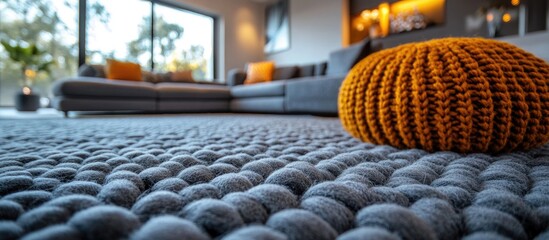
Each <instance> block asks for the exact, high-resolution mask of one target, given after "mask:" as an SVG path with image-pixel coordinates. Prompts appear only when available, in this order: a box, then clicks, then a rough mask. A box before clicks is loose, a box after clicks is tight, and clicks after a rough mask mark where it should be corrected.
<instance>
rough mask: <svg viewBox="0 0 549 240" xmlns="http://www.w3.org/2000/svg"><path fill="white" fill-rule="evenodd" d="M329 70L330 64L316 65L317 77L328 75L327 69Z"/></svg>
mask: <svg viewBox="0 0 549 240" xmlns="http://www.w3.org/2000/svg"><path fill="white" fill-rule="evenodd" d="M327 68H328V62H321V63H317V64H316V65H315V76H324V75H326V69H327Z"/></svg>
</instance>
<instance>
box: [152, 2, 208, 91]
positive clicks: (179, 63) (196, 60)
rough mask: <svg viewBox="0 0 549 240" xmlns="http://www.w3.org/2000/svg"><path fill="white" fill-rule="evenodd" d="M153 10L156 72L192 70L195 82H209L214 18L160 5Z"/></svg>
mask: <svg viewBox="0 0 549 240" xmlns="http://www.w3.org/2000/svg"><path fill="white" fill-rule="evenodd" d="M154 10H155V24H154V27H155V29H154V34H155V42H154V61H155V69H157V70H160V71H176V70H192V71H193V77H194V78H195V79H200V80H212V79H213V44H214V36H213V34H214V19H213V18H212V17H209V16H205V15H202V14H197V13H194V12H190V11H185V10H180V9H175V8H170V7H166V6H163V5H160V4H156V5H155V8H154Z"/></svg>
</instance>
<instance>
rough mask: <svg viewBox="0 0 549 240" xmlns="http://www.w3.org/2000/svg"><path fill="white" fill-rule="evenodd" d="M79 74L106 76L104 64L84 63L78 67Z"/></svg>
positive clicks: (84, 75) (83, 75)
mask: <svg viewBox="0 0 549 240" xmlns="http://www.w3.org/2000/svg"><path fill="white" fill-rule="evenodd" d="M78 76H82V77H97V78H106V77H107V76H106V75H105V67H104V66H103V65H88V64H84V65H82V66H80V67H79V68H78Z"/></svg>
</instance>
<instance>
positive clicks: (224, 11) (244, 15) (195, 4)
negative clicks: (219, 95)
mask: <svg viewBox="0 0 549 240" xmlns="http://www.w3.org/2000/svg"><path fill="white" fill-rule="evenodd" d="M171 2H173V3H175V4H178V5H182V6H184V7H188V8H190V9H198V10H200V11H203V12H207V13H210V14H213V15H216V16H218V20H219V23H220V28H219V33H218V36H219V43H218V44H219V45H218V50H219V56H218V62H217V65H218V69H217V72H218V78H219V79H222V80H223V81H224V79H225V77H226V73H227V71H229V70H230V69H232V68H243V67H244V65H245V64H246V63H247V62H250V61H262V60H264V59H265V54H264V53H263V45H264V43H265V40H264V37H263V36H264V21H265V20H264V10H265V5H264V4H263V3H259V2H254V1H250V0H171Z"/></svg>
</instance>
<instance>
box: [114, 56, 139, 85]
mask: <svg viewBox="0 0 549 240" xmlns="http://www.w3.org/2000/svg"><path fill="white" fill-rule="evenodd" d="M105 72H106V74H107V78H108V79H111V80H126V81H142V80H143V79H142V76H141V66H139V64H137V63H132V62H121V61H116V60H114V59H107V65H106V67H105Z"/></svg>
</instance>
